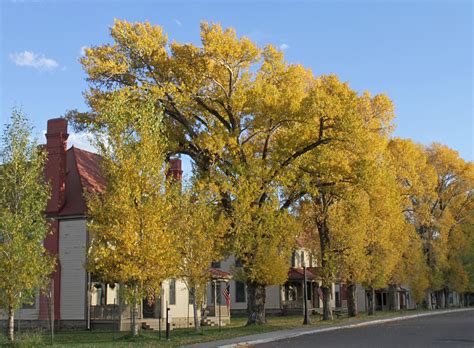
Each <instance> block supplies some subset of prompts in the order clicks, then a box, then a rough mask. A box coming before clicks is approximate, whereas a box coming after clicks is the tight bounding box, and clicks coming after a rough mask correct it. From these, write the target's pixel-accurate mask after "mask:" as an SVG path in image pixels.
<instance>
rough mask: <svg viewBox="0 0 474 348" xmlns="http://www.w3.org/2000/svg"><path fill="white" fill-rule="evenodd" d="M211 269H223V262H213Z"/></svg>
mask: <svg viewBox="0 0 474 348" xmlns="http://www.w3.org/2000/svg"><path fill="white" fill-rule="evenodd" d="M211 267H212V268H221V262H220V261H212V263H211Z"/></svg>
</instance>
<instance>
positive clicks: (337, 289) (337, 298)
mask: <svg viewBox="0 0 474 348" xmlns="http://www.w3.org/2000/svg"><path fill="white" fill-rule="evenodd" d="M334 290H335V291H334V297H335V306H336V307H338V308H339V307H341V306H342V304H341V285H340V284H335V286H334Z"/></svg>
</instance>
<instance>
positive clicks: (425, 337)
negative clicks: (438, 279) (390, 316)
mask: <svg viewBox="0 0 474 348" xmlns="http://www.w3.org/2000/svg"><path fill="white" fill-rule="evenodd" d="M256 347H258V348H264V347H272V348H273V347H325V348H326V347H327V348H329V347H330V348H333V347H351V348H352V347H364V348H367V347H389V348H391V347H404V348H408V347H463V348H464V347H474V311H466V312H458V313H449V314H441V315H434V316H427V317H421V318H414V319H407V320H401V321H395V322H390V323H385V324H379V325H373V326H366V327H358V328H349V329H342V330H337V331H329V332H321V333H316V334H309V335H304V336H300V337H296V338H292V339H285V340H281V341H276V342H270V343H265V344H260V345H257V346H256Z"/></svg>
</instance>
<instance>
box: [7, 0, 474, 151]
mask: <svg viewBox="0 0 474 348" xmlns="http://www.w3.org/2000/svg"><path fill="white" fill-rule="evenodd" d="M0 3H1V7H0V11H1V17H0V22H1V24H0V25H1V29H0V30H1V41H0V53H1V55H0V66H1V75H0V80H1V81H0V82H1V84H0V88H1V99H0V110H1V121H2V122H1V123H2V128H3V125H4V124H5V123H6V122H7V121H8V118H9V115H10V111H11V108H12V107H13V106H15V105H17V106H21V107H22V109H23V111H25V112H26V113H27V115H28V116H29V117H30V119H32V120H33V123H34V126H35V128H36V131H37V134H38V136H39V137H41V138H42V131H43V130H44V129H45V128H46V121H47V119H48V118H53V117H59V116H61V115H63V114H64V113H65V111H66V110H68V109H79V110H85V109H86V106H85V104H84V101H83V96H82V92H83V91H84V90H85V89H86V87H87V83H86V81H85V74H84V72H83V71H82V69H81V66H80V64H79V63H78V59H79V57H80V55H81V47H84V46H91V45H98V44H102V43H106V42H109V41H110V39H109V35H108V28H109V27H110V26H111V25H112V24H113V21H114V18H120V19H127V20H129V21H144V20H149V21H150V22H151V23H153V24H159V25H161V26H163V27H164V29H165V32H167V33H168V35H169V37H170V39H172V40H173V39H174V40H177V41H181V42H194V43H198V42H199V23H200V22H201V21H203V20H206V21H213V22H220V23H221V24H222V25H223V26H225V27H227V26H232V27H234V28H235V29H236V30H237V33H238V35H245V36H248V37H250V38H251V39H253V40H254V41H256V42H257V43H259V44H261V45H264V44H266V43H273V44H275V45H276V46H279V47H281V48H282V49H284V50H285V56H286V59H287V60H288V61H289V62H292V63H302V64H303V65H305V66H307V67H310V68H311V69H312V70H313V72H314V73H315V74H316V75H319V74H323V73H335V74H337V75H339V77H340V78H341V79H342V80H343V81H348V82H349V83H350V85H351V86H352V88H354V89H356V90H358V91H360V92H362V91H364V90H369V91H370V92H371V93H373V94H376V93H386V94H388V96H389V97H390V98H391V99H392V100H393V101H394V103H395V106H396V114H397V119H396V120H395V122H396V124H397V130H396V132H395V134H396V135H397V136H401V137H409V138H412V139H414V140H415V141H417V142H421V143H423V144H429V143H431V142H433V141H437V142H441V143H444V144H447V145H448V146H450V147H452V148H454V149H455V150H457V151H459V152H460V154H461V156H462V157H463V158H465V159H467V160H472V159H473V133H474V132H473V131H474V129H473V89H472V88H473V87H472V78H473V70H472V58H473V57H472V56H473V41H472V15H473V9H472V3H471V1H456V0H454V1H448V0H446V1H410V2H408V1H355V0H354V1H349V0H347V1H292V2H290V1H240V2H237V1H235V2H234V1H188V2H184V1H174V2H171V1H167V2H165V1H106V0H102V1H59V0H56V1H47V0H43V1H42V0H36V1H32V0H0ZM70 138H71V140H72V142H75V143H76V144H77V145H79V146H81V147H84V146H85V145H84V138H83V137H81V136H78V135H72V136H71V137H70Z"/></svg>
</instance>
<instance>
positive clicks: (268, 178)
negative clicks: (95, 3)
mask: <svg viewBox="0 0 474 348" xmlns="http://www.w3.org/2000/svg"><path fill="white" fill-rule="evenodd" d="M111 36H112V39H113V42H112V43H111V44H105V45H101V46H97V47H94V48H90V49H88V50H87V51H86V55H85V57H83V58H82V60H81V62H82V64H83V66H84V69H85V71H86V73H87V75H88V80H89V83H90V89H89V91H88V92H87V94H86V98H87V102H88V103H89V105H90V107H91V112H89V113H87V114H78V113H76V114H75V115H74V114H71V115H72V116H74V117H75V119H76V120H77V121H78V123H79V124H82V126H85V127H87V126H89V125H96V126H97V125H102V126H104V125H105V123H104V122H103V120H101V119H100V118H98V117H97V115H98V114H100V113H101V109H102V108H103V105H104V103H106V101H107V100H109V99H111V98H114V97H115V96H116V95H117V94H122V93H131V94H136V95H147V96H149V97H151V98H152V99H153V101H154V103H155V105H156V106H157V107H159V108H162V109H163V113H164V117H163V119H161V120H160V123H161V124H162V126H163V130H164V131H165V132H166V134H167V135H168V139H169V148H168V152H169V154H173V153H182V154H186V155H189V156H190V157H191V158H192V159H193V161H194V163H195V165H196V175H202V176H206V175H207V177H208V178H209V180H212V181H213V184H214V186H215V187H216V192H218V193H219V195H220V205H221V207H222V208H223V209H224V210H225V211H226V214H228V216H229V219H231V220H232V221H237V220H236V219H235V216H238V215H242V214H244V215H245V216H246V217H248V216H251V215H253V216H254V218H255V219H254V222H253V223H252V224H245V225H244V224H240V225H236V226H235V228H234V229H233V233H230V234H229V245H232V248H233V252H234V253H236V254H237V253H239V252H240V250H242V244H245V248H243V249H244V250H248V255H247V257H243V258H242V262H243V264H244V265H243V266H244V267H243V268H244V269H245V270H246V272H247V274H249V276H248V280H247V289H248V292H249V296H248V298H249V301H248V308H247V311H248V323H249V324H252V323H263V322H264V317H265V316H264V301H265V300H264V298H262V296H263V294H264V293H265V286H266V285H269V284H270V283H275V282H277V283H278V282H281V281H283V279H284V278H283V277H282V276H281V275H282V274H283V273H284V272H286V271H284V269H285V270H286V266H285V267H284V269H283V263H278V264H277V265H274V267H271V268H268V269H266V271H267V273H263V272H260V270H261V269H262V268H261V267H262V266H261V265H262V264H265V262H264V261H265V259H264V260H263V261H262V259H261V257H263V258H265V257H266V256H267V255H268V254H272V255H277V256H278V258H281V259H283V258H284V257H285V254H286V248H283V249H280V247H281V245H282V242H283V241H285V240H286V238H287V236H286V235H284V233H287V232H288V231H286V230H282V231H278V230H274V231H270V230H269V227H268V226H264V225H263V224H264V223H267V222H268V221H272V219H270V218H269V217H270V216H273V217H275V218H277V220H278V219H280V218H282V219H287V218H288V216H287V215H288V213H285V212H282V213H280V211H282V210H285V209H287V208H288V207H289V206H291V204H292V203H293V202H294V201H295V200H296V199H298V198H299V197H300V193H299V192H298V191H297V190H296V191H295V190H294V187H295V183H296V182H297V181H298V177H299V176H300V171H299V166H298V165H297V163H296V162H298V160H299V159H301V158H302V157H304V156H306V155H307V154H309V153H314V152H318V151H319V150H320V149H321V148H322V147H325V146H328V145H329V144H330V143H331V142H332V141H333V140H334V139H333V138H332V137H331V136H330V134H331V129H332V128H335V127H336V128H341V127H342V128H344V126H343V125H340V124H341V123H344V120H345V116H346V115H339V114H337V113H330V114H328V115H322V114H320V113H319V114H318V113H313V112H311V111H310V109H311V107H312V105H314V104H317V100H318V98H319V97H320V93H322V94H323V97H324V94H325V93H327V92H324V91H325V89H328V88H329V86H328V84H330V82H331V81H332V80H337V79H335V77H321V78H315V77H314V76H313V75H312V74H311V72H310V71H309V70H307V69H305V68H304V67H302V66H301V65H293V64H288V63H287V62H286V61H285V60H284V58H283V53H282V52H279V51H278V50H276V49H275V48H274V47H272V46H271V45H268V46H266V47H265V48H263V49H262V48H259V47H257V46H256V45H255V44H254V43H252V42H251V41H250V40H249V39H247V38H245V37H243V38H238V37H237V35H236V33H235V31H234V30H232V29H226V30H223V29H222V28H221V26H219V25H209V24H207V23H203V24H202V25H201V43H202V46H200V47H199V46H196V45H193V44H180V43H177V42H173V43H171V44H170V45H168V41H167V37H166V35H165V34H164V33H163V30H162V28H161V27H159V26H152V25H151V24H149V23H135V24H131V23H128V22H126V21H116V22H115V24H114V26H113V27H112V29H111ZM334 106H335V107H336V109H337V106H338V105H334ZM348 131H352V130H350V129H348ZM211 173H212V175H210V174H211ZM235 183H242V187H245V188H247V190H248V191H246V190H244V189H242V190H240V191H237V192H232V190H231V187H232V185H233V184H235ZM281 192H285V193H287V194H283V195H282V194H280V193H281ZM236 194H243V195H244V196H243V197H239V196H236ZM259 209H261V211H259ZM244 212H245V213H244ZM265 215H266V216H267V217H265V218H262V219H259V218H258V217H260V216H265ZM290 220H291V219H290ZM259 221H261V225H259ZM277 225H278V224H277ZM243 226H248V227H249V228H250V227H251V228H252V229H253V230H244V228H243ZM291 239H292V240H293V239H294V238H291ZM255 245H267V250H266V251H267V253H266V254H264V253H263V251H260V250H259V249H254V248H252V246H255ZM276 266H278V267H276ZM280 267H281V268H280ZM261 277H263V278H262V279H261ZM269 282H270V283H269ZM257 302H258V304H257Z"/></svg>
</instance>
